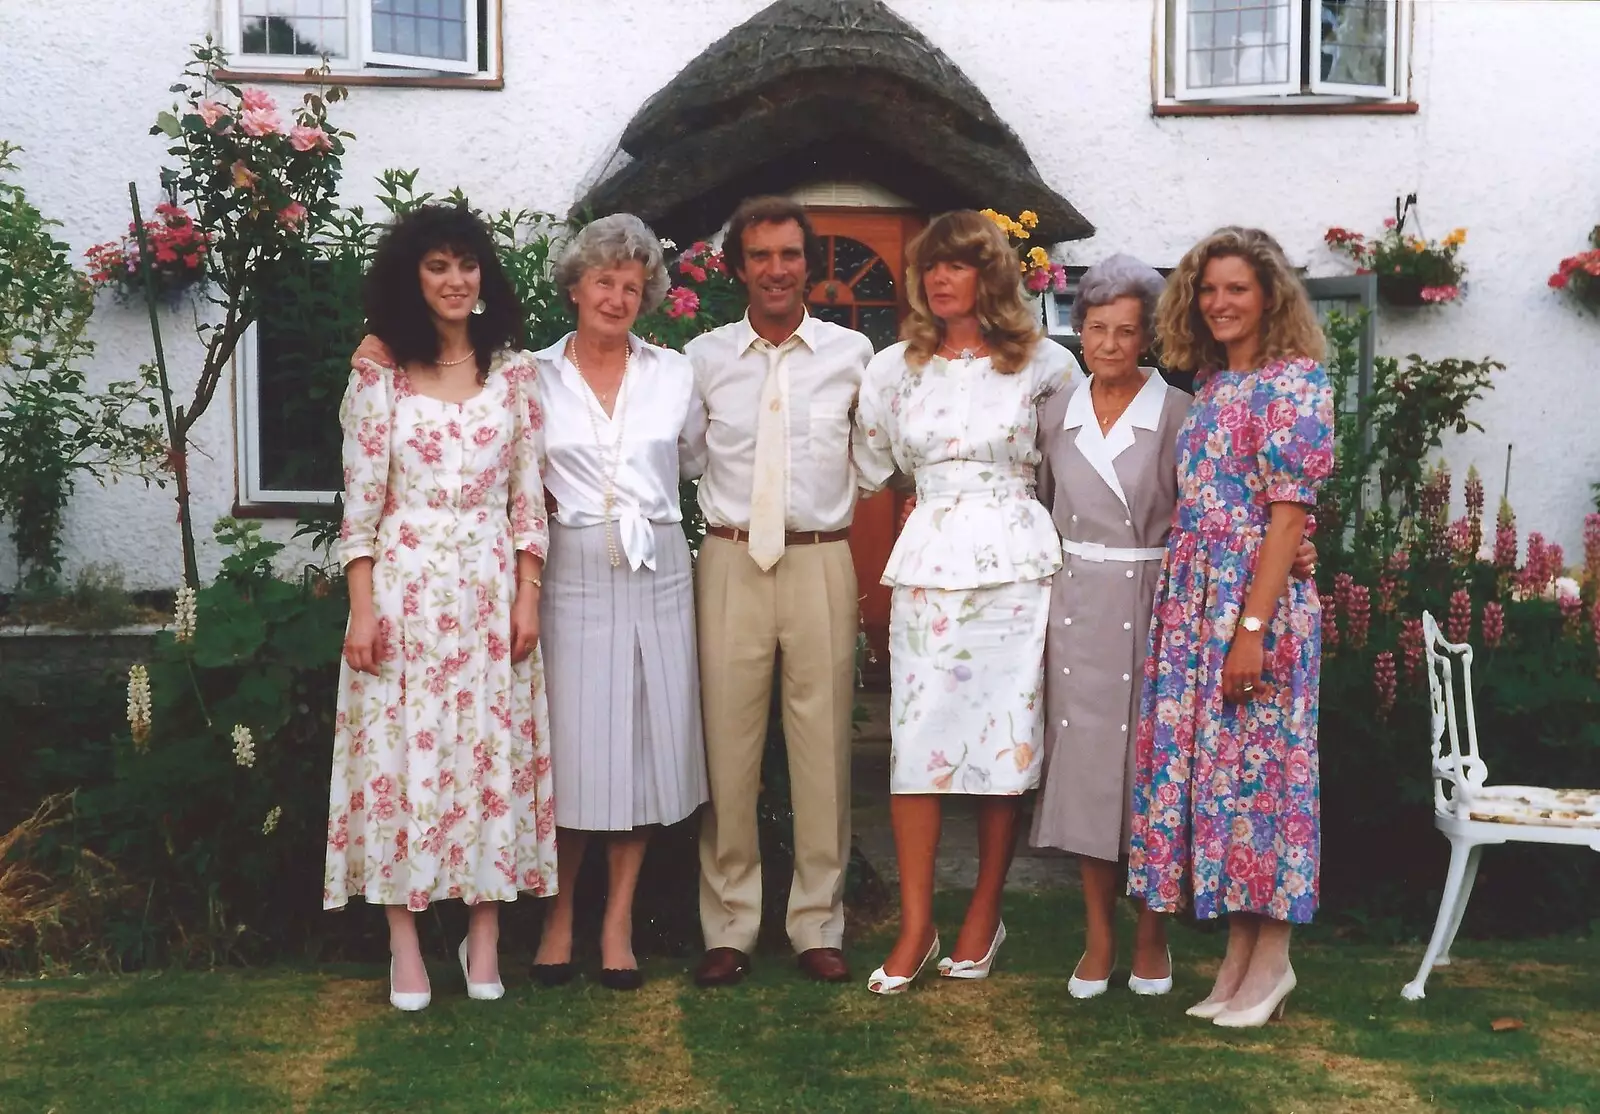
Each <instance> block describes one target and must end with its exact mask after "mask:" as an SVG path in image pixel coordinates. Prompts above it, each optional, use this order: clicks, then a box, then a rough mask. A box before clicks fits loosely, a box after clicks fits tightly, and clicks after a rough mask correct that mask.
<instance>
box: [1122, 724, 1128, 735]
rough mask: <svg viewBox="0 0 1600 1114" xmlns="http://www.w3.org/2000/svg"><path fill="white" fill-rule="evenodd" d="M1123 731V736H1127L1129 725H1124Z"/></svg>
mask: <svg viewBox="0 0 1600 1114" xmlns="http://www.w3.org/2000/svg"><path fill="white" fill-rule="evenodd" d="M1122 731H1123V734H1127V731H1128V725H1127V724H1123V725H1122Z"/></svg>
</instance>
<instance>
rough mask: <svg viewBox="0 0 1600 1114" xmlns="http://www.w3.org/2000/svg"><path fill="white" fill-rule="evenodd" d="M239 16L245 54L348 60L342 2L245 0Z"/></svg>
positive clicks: (346, 22) (326, 0) (345, 24)
mask: <svg viewBox="0 0 1600 1114" xmlns="http://www.w3.org/2000/svg"><path fill="white" fill-rule="evenodd" d="M325 12H326V13H328V14H323V13H325ZM240 14H241V15H242V16H243V21H244V28H243V30H244V36H243V41H242V43H241V44H240V45H241V47H242V48H243V53H245V54H282V55H287V56H291V57H303V58H316V57H318V56H319V55H322V54H328V55H331V56H332V57H335V58H344V57H347V56H348V52H347V49H346V47H347V41H346V40H347V37H348V26H347V24H348V22H349V21H348V19H347V18H346V16H345V6H344V0H244V3H243V4H242V5H241V7H240Z"/></svg>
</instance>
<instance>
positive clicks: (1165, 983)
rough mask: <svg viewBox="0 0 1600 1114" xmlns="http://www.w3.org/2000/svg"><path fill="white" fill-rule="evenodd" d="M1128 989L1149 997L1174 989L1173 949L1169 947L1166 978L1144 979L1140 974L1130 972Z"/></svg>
mask: <svg viewBox="0 0 1600 1114" xmlns="http://www.w3.org/2000/svg"><path fill="white" fill-rule="evenodd" d="M1128 989H1129V990H1131V991H1133V992H1134V993H1135V994H1143V995H1146V996H1148V997H1154V996H1155V995H1158V994H1165V993H1167V991H1169V990H1171V989H1172V951H1171V949H1168V951H1167V974H1166V977H1165V978H1160V979H1142V978H1140V977H1139V976H1138V975H1135V974H1133V973H1132V972H1129V974H1128Z"/></svg>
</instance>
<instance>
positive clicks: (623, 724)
mask: <svg viewBox="0 0 1600 1114" xmlns="http://www.w3.org/2000/svg"><path fill="white" fill-rule="evenodd" d="M654 527H655V532H656V567H655V571H653V572H652V571H651V570H650V569H648V568H645V567H643V566H641V567H640V568H639V569H638V571H634V570H633V569H631V568H629V567H628V563H627V561H626V560H624V561H623V563H622V565H621V566H620V567H618V568H612V567H611V560H610V558H609V556H608V555H607V551H606V531H605V527H604V526H588V527H579V528H571V527H566V526H562V525H560V524H559V523H557V522H555V521H553V520H552V521H551V523H550V552H549V555H548V558H547V560H546V563H545V571H544V577H543V579H544V590H543V592H542V593H541V597H540V598H541V602H540V607H539V638H540V645H541V647H542V650H543V656H544V675H545V689H546V692H547V694H548V697H549V702H550V752H551V753H550V757H551V763H552V765H553V770H552V773H553V774H554V777H555V796H556V824H557V825H559V826H560V827H563V828H577V829H580V830H583V831H626V830H628V829H630V828H636V827H638V826H640V825H642V824H672V823H676V822H677V821H679V820H682V819H684V818H685V817H686V816H688V815H689V814H690V813H692V812H693V811H694V810H695V809H697V808H699V807H700V805H702V804H703V803H705V801H706V800H707V799H708V797H709V795H710V794H709V789H708V785H707V781H706V749H705V731H704V727H703V725H702V722H701V718H700V668H699V657H698V654H697V653H696V649H695V635H694V584H693V566H692V564H691V561H690V557H689V546H688V543H687V542H686V541H685V540H684V537H683V528H682V527H681V526H679V525H678V524H677V523H656V524H654Z"/></svg>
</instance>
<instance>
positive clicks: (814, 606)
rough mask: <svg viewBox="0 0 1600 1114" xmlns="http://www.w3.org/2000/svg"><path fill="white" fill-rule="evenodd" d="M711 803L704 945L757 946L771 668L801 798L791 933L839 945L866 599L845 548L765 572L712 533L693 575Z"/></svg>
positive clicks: (794, 788)
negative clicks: (759, 809)
mask: <svg viewBox="0 0 1600 1114" xmlns="http://www.w3.org/2000/svg"><path fill="white" fill-rule="evenodd" d="M695 596H696V606H697V609H698V616H697V618H698V625H699V636H700V691H701V699H702V706H703V708H704V712H705V731H706V765H707V768H708V770H709V773H710V775H711V807H710V808H708V809H706V810H705V819H704V821H703V823H702V827H701V830H700V924H701V927H702V929H703V930H704V932H705V938H706V947H707V948H738V949H739V950H740V951H743V952H748V951H750V950H752V949H753V948H754V946H755V942H756V935H757V933H758V932H759V930H760V928H761V845H760V841H759V839H758V837H757V831H756V796H757V793H758V792H759V791H760V787H761V752H762V749H763V747H764V745H765V742H766V736H767V716H768V712H769V709H770V706H771V700H772V674H773V668H774V665H775V663H777V662H781V663H782V665H781V667H782V677H781V683H782V690H781V691H782V706H783V733H784V738H785V741H786V742H787V745H788V752H789V783H790V792H791V797H792V800H793V803H794V852H795V862H794V883H793V886H792V887H791V889H790V891H789V913H788V917H787V920H786V928H787V929H788V933H789V941H790V943H792V944H793V945H794V949H795V951H797V952H802V951H806V950H808V949H810V948H837V947H839V946H840V945H841V943H842V942H843V938H844V879H845V867H846V865H847V864H848V863H849V859H850V712H851V708H852V705H853V702H854V698H855V643H856V630H857V602H856V600H857V597H856V574H855V566H854V564H852V562H851V559H850V544H849V543H848V542H843V541H839V542H824V543H822V544H820V545H797V546H790V547H789V548H787V549H786V550H785V551H784V555H783V559H782V560H780V561H779V562H778V563H777V564H776V565H775V566H773V568H772V569H771V571H769V572H762V571H761V570H760V568H758V567H757V566H756V563H755V562H754V561H752V560H751V559H750V555H749V553H748V551H747V550H746V547H745V544H744V543H743V542H731V541H728V540H727V539H726V538H718V537H708V538H706V540H705V543H704V544H703V546H702V547H701V550H700V556H699V559H698V560H697V562H696V571H695Z"/></svg>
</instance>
